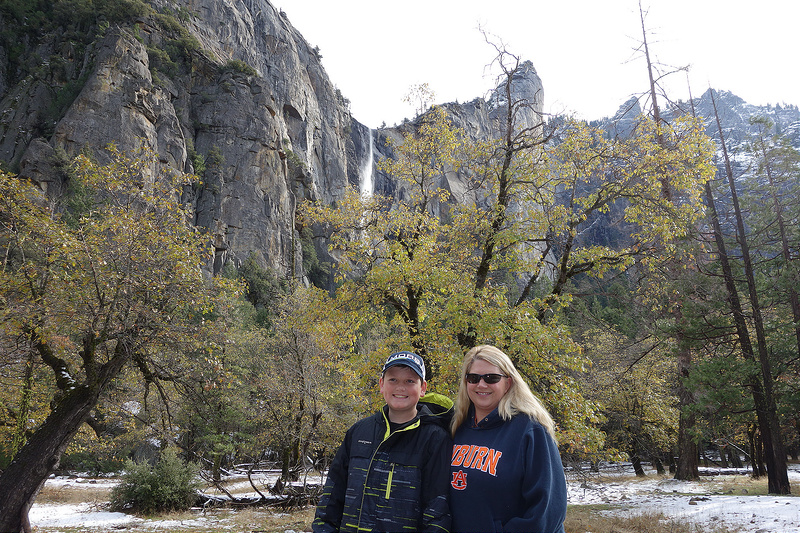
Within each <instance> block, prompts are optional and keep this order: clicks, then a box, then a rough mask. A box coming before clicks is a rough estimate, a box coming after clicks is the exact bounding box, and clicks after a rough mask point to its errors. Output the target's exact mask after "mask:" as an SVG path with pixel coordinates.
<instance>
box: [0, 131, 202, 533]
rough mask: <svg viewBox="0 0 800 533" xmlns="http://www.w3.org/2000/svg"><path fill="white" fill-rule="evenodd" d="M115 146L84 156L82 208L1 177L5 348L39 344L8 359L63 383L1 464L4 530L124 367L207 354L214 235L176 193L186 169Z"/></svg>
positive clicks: (171, 364) (157, 372)
mask: <svg viewBox="0 0 800 533" xmlns="http://www.w3.org/2000/svg"><path fill="white" fill-rule="evenodd" d="M107 155H108V160H109V162H108V163H107V164H105V165H100V164H98V163H95V162H93V161H92V160H90V159H89V158H88V157H86V156H79V157H77V158H76V160H75V167H74V173H73V175H72V177H71V179H72V180H75V181H76V182H80V183H82V184H83V185H84V186H85V187H86V188H88V189H89V190H92V191H94V193H95V194H93V195H91V197H90V199H89V200H90V201H86V202H84V203H82V204H81V205H82V207H81V209H82V210H80V211H76V208H75V207H73V209H72V210H71V211H69V210H64V209H55V208H52V207H50V206H48V205H47V201H46V199H45V198H44V197H43V196H42V195H41V194H40V192H39V191H38V189H37V188H36V187H35V186H34V185H33V184H30V183H27V182H25V181H23V180H20V179H18V178H17V177H15V176H13V175H9V174H6V173H2V175H1V176H0V180H1V181H0V198H2V205H0V222H1V223H2V226H0V232H1V233H0V242H2V245H3V252H4V254H3V258H4V261H3V265H2V266H3V268H2V271H0V276H2V280H0V281H1V282H0V291H2V292H1V293H0V297H2V301H3V308H2V314H0V328H2V329H0V333H1V334H2V343H3V346H8V345H10V344H12V343H14V342H17V343H20V341H24V342H22V343H20V344H19V345H20V346H27V347H28V348H29V350H28V351H27V352H26V353H19V352H5V351H4V352H3V354H2V357H3V363H4V364H7V365H21V364H25V363H26V361H27V360H29V359H30V360H32V361H33V362H34V364H35V365H36V366H37V367H43V368H46V369H48V371H49V372H50V383H48V384H47V385H45V386H49V387H52V389H51V390H52V391H53V392H52V395H51V401H50V404H51V408H50V412H49V414H48V415H47V417H46V419H45V420H44V421H43V422H41V424H39V425H38V426H37V427H35V428H33V429H32V430H31V434H30V436H29V438H28V439H27V442H26V443H25V444H24V445H23V446H22V447H21V448H20V449H19V451H18V452H17V453H16V454H15V456H14V459H13V461H12V462H11V464H10V465H9V466H8V467H7V468H6V469H5V470H4V471H3V472H2V474H0V530H2V531H19V530H20V529H22V528H23V527H26V526H27V511H28V509H29V508H30V506H31V504H32V503H33V500H34V498H35V497H36V494H37V493H38V491H39V489H40V488H41V486H42V484H43V483H44V481H45V479H46V478H47V476H48V475H49V474H50V473H51V472H52V471H53V470H54V469H55V468H57V466H58V463H59V459H60V457H61V454H62V453H63V452H64V449H65V448H66V446H67V445H68V444H69V442H70V440H71V439H72V437H73V436H74V435H75V433H76V432H77V431H78V430H79V429H80V427H81V425H82V424H83V423H84V422H85V421H87V417H89V416H90V414H91V411H92V409H93V408H94V407H95V405H96V404H97V402H98V399H99V398H100V397H101V396H102V395H103V394H104V392H105V391H106V390H107V389H108V387H109V386H110V385H111V383H112V382H113V381H114V380H115V378H116V377H117V376H118V375H119V374H120V372H122V371H123V369H126V368H130V367H134V368H136V369H138V371H139V372H140V373H141V374H142V376H143V377H144V379H145V380H147V381H148V382H156V381H158V380H159V379H160V378H167V379H169V378H170V377H173V378H174V377H175V376H176V375H178V373H179V370H178V367H179V366H180V362H182V361H183V360H184V355H183V354H187V353H192V354H195V355H200V357H201V358H200V361H201V362H202V361H203V359H202V357H203V356H204V355H207V352H206V351H205V348H204V345H205V344H206V342H207V340H206V337H205V335H204V331H206V330H207V329H208V328H209V326H210V325H211V324H212V323H213V322H214V320H213V315H212V314H210V313H211V312H212V310H213V304H214V301H215V300H214V293H215V289H214V288H213V287H212V286H211V285H210V284H209V282H208V281H207V279H206V278H205V276H204V275H203V267H204V265H205V264H207V263H206V262H207V261H208V253H207V252H208V248H207V247H206V246H205V237H204V236H203V235H201V234H200V233H199V232H198V231H196V230H195V229H194V228H193V227H191V226H190V225H189V224H188V223H187V220H189V217H188V216H187V213H186V212H185V211H184V210H183V209H182V208H181V206H180V205H179V204H178V202H177V196H176V187H177V186H178V185H179V184H180V183H182V182H183V181H185V180H186V178H187V176H184V175H180V174H176V173H173V172H170V171H169V170H168V169H166V168H161V169H160V170H159V169H158V163H157V162H156V159H155V157H154V156H153V154H151V153H149V152H148V151H147V150H146V149H141V150H139V151H137V152H135V153H133V154H124V153H121V152H120V151H118V150H117V149H116V148H115V147H114V146H110V147H109V148H108V154H107ZM207 363H208V361H206V364H207ZM34 386H37V387H38V386H39V385H38V384H35V385H34Z"/></svg>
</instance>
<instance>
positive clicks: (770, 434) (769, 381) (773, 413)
mask: <svg viewBox="0 0 800 533" xmlns="http://www.w3.org/2000/svg"><path fill="white" fill-rule="evenodd" d="M711 102H712V104H713V105H714V114H715V118H716V123H717V129H718V131H719V135H720V144H721V146H722V153H723V157H724V162H725V171H726V177H727V182H728V185H729V187H730V194H731V196H730V198H731V204H732V205H733V210H734V214H735V223H736V241H737V243H738V244H739V247H740V251H741V258H742V263H743V267H744V268H743V269H744V275H745V278H746V280H747V294H748V300H749V304H750V314H751V316H752V321H753V328H754V329H755V337H756V350H755V351H754V350H753V347H752V342H751V340H750V337H749V333H748V328H747V323H746V321H745V317H744V313H743V312H742V310H741V305H740V304H738V306H739V309H737V308H736V307H737V304H735V303H732V311H733V313H734V317H735V319H736V321H737V333H738V335H739V342H740V343H741V347H742V354H743V355H744V357H745V358H746V359H748V360H751V361H754V362H757V363H758V373H755V372H754V373H753V374H751V376H750V379H749V381H750V386H751V390H752V393H753V401H754V404H755V409H756V415H757V419H758V426H759V430H760V432H761V438H762V439H763V442H764V458H765V461H766V464H767V476H768V485H769V492H770V493H774V494H789V493H790V491H791V488H790V485H789V478H788V472H787V466H786V452H785V450H784V447H783V438H782V436H781V428H780V422H779V420H778V410H777V405H776V402H775V396H774V393H773V387H774V378H773V375H772V369H771V362H770V358H769V354H768V349H767V340H766V333H765V330H764V319H763V315H762V310H761V305H760V303H759V295H758V290H757V287H756V282H755V273H754V269H753V263H752V256H751V254H750V248H749V245H748V234H747V232H746V229H745V223H744V217H743V215H742V212H741V207H740V205H739V200H738V193H737V190H736V183H735V181H734V176H733V170H732V169H731V163H730V159H729V157H728V149H727V146H726V144H725V138H724V135H723V133H722V124H721V123H720V119H719V113H717V110H716V102H715V100H714V93H713V91H712V92H711ZM720 253H722V250H721V249H720ZM725 278H726V284H727V286H728V288H729V294H730V298H731V301H732V302H735V301H736V300H738V295H737V293H738V288H736V286H735V284H734V283H733V281H732V275H729V274H726V276H725Z"/></svg>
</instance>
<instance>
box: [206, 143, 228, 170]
mask: <svg viewBox="0 0 800 533" xmlns="http://www.w3.org/2000/svg"><path fill="white" fill-rule="evenodd" d="M224 162H225V156H224V155H222V150H220V148H219V146H212V147H211V150H209V151H208V155H207V156H206V165H207V166H208V167H221V166H222V164H223V163H224Z"/></svg>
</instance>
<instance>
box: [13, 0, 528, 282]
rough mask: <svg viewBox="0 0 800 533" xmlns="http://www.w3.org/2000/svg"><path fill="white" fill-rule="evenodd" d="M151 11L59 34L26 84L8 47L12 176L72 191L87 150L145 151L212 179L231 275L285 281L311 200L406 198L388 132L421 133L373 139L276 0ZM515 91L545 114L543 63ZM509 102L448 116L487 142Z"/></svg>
mask: <svg viewBox="0 0 800 533" xmlns="http://www.w3.org/2000/svg"><path fill="white" fill-rule="evenodd" d="M149 3H150V6H151V7H152V8H153V11H152V12H151V13H150V14H148V15H145V16H139V17H136V18H135V20H130V21H126V22H121V23H119V24H112V25H111V26H110V27H107V28H101V27H97V26H95V27H93V28H92V30H91V31H93V32H96V35H97V37H96V38H94V39H90V40H89V41H88V43H89V44H85V43H86V42H83V43H80V42H78V43H76V42H75V41H74V40H73V41H71V40H69V37H65V36H64V35H63V32H61V34H60V33H59V32H58V31H55V32H53V33H52V34H51V35H44V36H43V37H41V38H40V39H39V40H38V41H37V42H36V43H32V44H30V48H31V50H29V52H30V53H31V54H33V55H38V57H43V58H48V59H47V60H45V61H43V62H42V63H41V64H40V65H38V66H37V67H36V68H28V72H29V73H30V72H32V74H28V75H25V76H23V75H18V76H16V78H15V75H14V73H13V72H9V71H8V68H7V65H8V64H9V63H8V61H6V59H7V57H8V51H7V50H6V49H5V48H3V47H0V64H1V65H2V66H1V67H0V98H1V99H2V100H0V111H1V112H2V115H0V160H1V161H3V162H4V166H5V168H7V169H10V170H12V171H16V172H19V173H20V175H22V176H24V177H27V178H29V179H32V180H34V181H36V182H37V183H39V184H40V186H41V187H42V189H43V190H44V191H45V192H47V194H49V195H51V196H57V195H59V194H61V193H62V190H63V187H64V180H65V179H66V178H65V175H64V173H63V172H60V170H59V162H60V163H61V164H63V162H64V161H65V160H66V158H68V157H72V156H74V155H75V154H77V153H78V152H80V151H81V150H85V149H87V148H88V149H89V150H91V151H92V152H94V154H95V155H96V157H98V158H100V159H101V160H102V158H103V150H102V149H103V148H104V147H105V146H106V145H108V144H109V143H112V142H113V143H115V144H116V145H117V146H119V147H120V148H121V149H123V150H126V149H132V148H134V147H136V146H138V145H140V144H142V143H143V144H145V145H147V146H148V147H149V148H151V149H152V150H154V151H155V152H156V153H158V154H159V162H158V164H160V165H168V166H170V167H173V168H175V169H178V170H180V171H184V172H190V173H197V174H198V175H200V178H201V181H200V182H199V183H198V184H196V185H195V186H193V187H189V188H187V189H186V190H184V191H183V200H184V201H185V202H186V203H187V204H188V205H191V206H192V207H193V210H194V218H195V220H194V221H195V223H196V224H197V225H198V226H200V227H202V228H204V229H205V230H207V231H208V232H209V233H210V235H211V236H212V239H213V243H214V249H215V256H214V261H213V265H209V267H210V269H213V271H215V272H216V271H219V270H220V269H221V268H222V267H223V265H224V264H225V263H226V262H229V261H231V262H233V263H234V264H240V263H241V262H242V261H244V260H245V259H247V258H248V257H249V256H251V255H255V258H256V259H257V261H258V262H259V263H260V264H261V265H262V266H264V267H269V268H271V269H273V270H275V271H276V272H278V273H281V274H283V275H302V274H303V272H302V266H301V265H302V247H301V244H300V239H299V232H298V229H299V228H298V227H297V226H296V222H295V221H296V219H295V212H296V207H297V204H298V202H299V201H301V200H302V199H320V200H322V201H324V202H326V203H330V202H332V201H334V200H335V199H336V198H338V197H340V196H341V195H342V193H343V192H344V190H345V187H346V186H347V185H351V186H354V187H362V188H363V187H369V188H370V189H372V190H374V191H375V192H377V193H382V194H389V195H394V194H398V193H399V192H400V191H398V190H397V189H398V188H397V184H395V183H392V180H391V179H390V178H389V177H387V176H385V175H380V174H379V173H377V172H376V171H375V170H374V165H373V160H378V159H380V157H387V156H388V157H390V156H391V155H392V154H391V150H390V149H389V148H388V147H387V146H386V144H385V141H386V139H388V138H393V139H395V140H400V139H401V138H402V134H403V133H404V132H406V131H410V128H411V127H412V125H411V124H410V123H406V124H405V125H403V126H400V127H398V128H394V129H382V130H377V131H370V130H369V129H368V128H366V127H365V126H364V125H362V124H360V123H359V122H358V121H356V120H355V119H354V118H353V117H352V116H351V115H350V112H349V109H348V102H347V100H346V99H345V98H344V97H343V96H342V95H341V93H340V92H339V91H338V90H337V89H336V88H335V87H334V86H333V84H332V83H331V81H330V80H329V78H328V76H327V74H326V73H325V70H324V68H323V67H322V65H321V63H320V58H319V54H318V53H317V51H316V50H315V49H312V48H311V47H310V46H309V44H308V43H307V42H306V41H305V39H304V38H303V37H302V36H301V35H300V34H299V33H298V32H297V30H295V29H294V28H293V27H292V25H291V24H290V23H289V21H288V19H287V17H286V16H285V14H283V13H281V12H278V11H277V10H276V9H275V8H274V7H273V6H272V5H271V4H270V3H269V2H268V1H267V0H180V1H178V2H164V1H163V0H151V1H150V2H149ZM175 13H178V14H180V15H181V16H180V17H177V16H173V15H175ZM0 16H1V15H0ZM0 22H3V21H1V20H0ZM176 43H177V44H176ZM176 50H177V52H176ZM513 90H514V95H513V97H514V98H527V99H529V101H530V102H536V103H537V105H538V107H539V109H541V102H542V88H541V80H539V78H538V76H537V75H536V71H535V69H534V68H533V65H531V64H530V63H526V64H525V65H524V68H522V69H520V75H519V80H515V83H514V89H513ZM65 103H66V105H65ZM504 105H505V96H504V95H503V94H500V93H497V94H496V95H495V96H494V97H493V98H492V99H490V100H489V101H484V100H482V99H478V100H475V101H473V102H470V103H468V104H464V105H460V106H459V105H456V104H451V105H448V112H449V113H450V115H451V116H452V117H453V120H454V122H455V125H457V126H459V127H461V128H462V129H463V130H464V131H465V132H467V133H468V134H469V135H471V136H473V137H476V138H480V137H484V138H485V137H486V136H488V135H490V134H491V132H493V131H495V130H496V129H497V126H498V125H497V122H496V121H497V116H498V114H499V113H501V112H502V107H503V106H504ZM534 115H535V114H534ZM534 115H532V116H531V117H529V119H530V120H531V121H534V122H537V123H538V120H539V117H538V116H534ZM154 170H155V169H154ZM446 181H447V183H445V184H444V186H446V187H447V188H448V189H450V190H451V191H452V192H454V193H456V194H457V193H458V192H459V191H460V190H462V189H463V186H461V185H460V184H459V178H458V176H448V177H447V179H446ZM317 246H318V247H319V248H320V249H318V250H317V253H318V254H323V255H325V254H326V250H324V244H323V243H317Z"/></svg>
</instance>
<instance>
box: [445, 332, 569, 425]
mask: <svg viewBox="0 0 800 533" xmlns="http://www.w3.org/2000/svg"><path fill="white" fill-rule="evenodd" d="M479 359H480V360H482V361H486V362H487V363H489V364H491V365H494V366H496V367H497V368H499V369H500V372H502V373H503V374H505V375H506V376H508V377H509V378H511V386H510V388H509V389H508V392H506V394H505V395H504V396H503V398H502V399H501V400H500V403H499V405H498V406H497V412H498V413H499V414H500V417H501V418H502V419H503V420H510V419H511V417H512V416H514V415H516V414H518V413H524V414H526V415H528V416H529V417H530V418H531V419H533V420H535V421H537V422H539V423H540V424H541V425H542V426H544V428H545V429H546V430H547V432H548V433H549V434H550V436H551V437H553V439H555V438H556V435H555V427H556V424H555V422H553V418H552V417H551V416H550V413H548V412H547V409H545V407H544V405H542V402H541V401H539V398H537V397H536V396H535V395H534V394H533V393H532V392H531V389H530V387H528V384H527V383H525V380H523V379H522V376H521V375H520V373H519V372H518V371H517V369H516V368H515V367H514V363H513V362H511V358H510V357H508V356H507V355H506V354H505V353H503V351H502V350H500V349H499V348H497V347H495V346H490V345H488V344H482V345H480V346H475V347H474V348H472V349H471V350H470V351H468V352H467V354H466V355H465V356H464V362H463V363H462V365H461V383H460V384H459V386H458V395H457V396H456V401H455V407H454V409H455V413H454V415H453V420H452V422H451V423H450V431H451V432H452V433H453V435H455V433H456V430H457V429H458V428H459V426H460V425H461V424H462V423H463V422H464V420H465V419H466V418H467V415H468V414H469V406H470V404H471V402H470V399H469V394H467V382H466V380H465V379H464V376H466V375H467V373H469V371H470V369H471V368H472V364H473V363H474V362H475V361H477V360H479Z"/></svg>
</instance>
